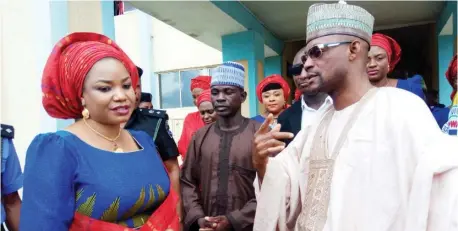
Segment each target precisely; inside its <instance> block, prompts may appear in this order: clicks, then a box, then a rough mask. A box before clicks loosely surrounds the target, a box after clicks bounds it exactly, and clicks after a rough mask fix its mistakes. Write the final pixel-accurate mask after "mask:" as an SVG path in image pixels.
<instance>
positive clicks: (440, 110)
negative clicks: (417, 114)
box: [429, 105, 450, 129]
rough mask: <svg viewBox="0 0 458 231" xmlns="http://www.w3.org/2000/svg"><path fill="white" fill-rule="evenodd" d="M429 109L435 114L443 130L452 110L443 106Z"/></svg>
mask: <svg viewBox="0 0 458 231" xmlns="http://www.w3.org/2000/svg"><path fill="white" fill-rule="evenodd" d="M429 109H430V110H431V112H432V113H433V116H434V118H435V119H436V122H437V125H439V127H440V128H441V129H442V127H443V126H444V124H445V123H447V121H448V114H449V112H450V108H448V107H444V106H443V105H439V106H430V107H429Z"/></svg>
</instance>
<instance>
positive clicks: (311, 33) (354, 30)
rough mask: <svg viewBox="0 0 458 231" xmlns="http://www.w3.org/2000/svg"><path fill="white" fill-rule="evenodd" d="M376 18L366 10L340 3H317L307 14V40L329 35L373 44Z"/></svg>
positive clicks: (307, 41)
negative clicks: (348, 36)
mask: <svg viewBox="0 0 458 231" xmlns="http://www.w3.org/2000/svg"><path fill="white" fill-rule="evenodd" d="M373 28H374V16H372V15H371V14H370V13H369V12H367V11H366V10H365V9H363V8H361V7H359V6H355V5H349V4H347V3H345V2H344V1H339V3H332V4H324V3H317V4H313V5H311V6H310V7H309V11H308V14H307V38H306V43H309V42H310V41H311V40H313V39H316V38H319V37H323V36H327V35H335V34H341V35H351V36H356V37H358V38H360V39H363V40H364V41H366V42H368V43H369V44H370V43H371V37H372V31H373Z"/></svg>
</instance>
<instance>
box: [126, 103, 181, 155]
mask: <svg viewBox="0 0 458 231" xmlns="http://www.w3.org/2000/svg"><path fill="white" fill-rule="evenodd" d="M168 119H169V116H168V115H167V113H166V112H165V111H162V110H155V109H141V108H138V109H135V110H134V112H133V113H132V116H131V117H130V119H129V121H127V123H126V126H125V127H124V128H126V129H132V130H137V131H144V132H146V133H148V135H150V136H151V138H152V139H153V140H154V144H156V148H157V151H158V152H159V154H160V155H161V158H162V160H163V161H166V160H169V159H172V158H176V157H177V156H178V155H179V154H178V148H177V145H176V143H175V141H174V140H173V138H172V136H171V134H170V133H169V131H168V130H169V129H168V124H167V120H168Z"/></svg>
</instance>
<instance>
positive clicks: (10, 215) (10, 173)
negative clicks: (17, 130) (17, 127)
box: [0, 124, 23, 231]
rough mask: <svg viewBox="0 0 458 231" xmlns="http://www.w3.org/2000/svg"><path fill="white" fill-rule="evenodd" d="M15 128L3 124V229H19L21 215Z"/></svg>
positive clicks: (20, 172)
mask: <svg viewBox="0 0 458 231" xmlns="http://www.w3.org/2000/svg"><path fill="white" fill-rule="evenodd" d="M13 138H14V128H13V127H12V126H9V125H5V124H1V142H2V144H1V159H2V190H1V191H2V204H1V215H0V219H1V230H2V231H3V230H5V228H4V226H3V225H4V224H3V223H5V224H6V227H7V228H8V230H9V231H18V230H19V216H20V210H21V204H22V202H21V198H20V197H19V194H18V190H19V189H20V188H22V180H23V175H22V170H21V165H20V164H19V159H18V156H17V154H16V150H15V148H14V145H13Z"/></svg>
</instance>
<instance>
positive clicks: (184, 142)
mask: <svg viewBox="0 0 458 231" xmlns="http://www.w3.org/2000/svg"><path fill="white" fill-rule="evenodd" d="M210 82H211V76H202V75H201V76H197V77H195V78H193V79H191V93H192V97H193V98H194V105H196V106H197V97H199V95H200V94H201V93H202V92H203V91H204V90H207V89H210ZM203 126H205V123H204V121H203V120H202V118H201V116H200V112H199V111H196V112H192V113H189V114H188V115H187V116H186V118H184V122H183V130H182V131H181V136H180V140H179V141H178V152H179V153H180V154H181V156H182V158H183V160H184V158H185V156H186V152H187V151H188V146H189V142H191V138H192V136H193V135H194V133H195V132H196V131H197V130H199V129H200V128H201V127H203Z"/></svg>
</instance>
